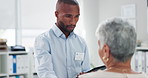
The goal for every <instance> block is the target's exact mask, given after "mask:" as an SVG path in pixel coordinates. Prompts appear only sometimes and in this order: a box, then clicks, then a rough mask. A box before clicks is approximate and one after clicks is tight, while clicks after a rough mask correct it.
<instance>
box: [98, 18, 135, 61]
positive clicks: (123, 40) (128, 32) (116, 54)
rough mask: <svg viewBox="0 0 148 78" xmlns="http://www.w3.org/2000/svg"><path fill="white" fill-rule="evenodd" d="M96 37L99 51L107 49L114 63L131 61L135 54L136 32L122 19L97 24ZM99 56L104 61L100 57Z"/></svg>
mask: <svg viewBox="0 0 148 78" xmlns="http://www.w3.org/2000/svg"><path fill="white" fill-rule="evenodd" d="M96 36H97V38H98V41H99V44H100V50H102V49H104V48H106V47H107V48H108V50H109V52H110V54H111V55H112V57H113V58H114V60H116V61H119V62H126V61H127V60H128V59H131V57H132V55H133V54H134V52H135V47H136V37H137V34H136V31H135V29H134V27H133V26H132V25H130V24H129V23H128V22H127V21H126V20H124V19H122V18H117V17H115V18H111V19H108V20H106V21H104V22H102V23H101V24H99V26H98V28H97V30H96ZM99 54H101V53H99ZM100 56H101V58H102V59H104V58H103V56H102V55H100Z"/></svg>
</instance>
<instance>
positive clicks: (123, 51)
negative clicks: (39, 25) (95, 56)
mask: <svg viewBox="0 0 148 78" xmlns="http://www.w3.org/2000/svg"><path fill="white" fill-rule="evenodd" d="M96 36H97V38H98V45H99V50H98V53H99V55H100V57H101V59H102V61H103V63H104V64H105V66H106V70H104V71H101V70H98V71H96V72H91V73H87V74H83V75H80V76H79V78H147V75H146V74H144V73H138V72H134V71H133V70H132V69H131V65H130V63H131V58H132V56H133V54H134V52H135V47H136V32H135V29H134V27H133V26H131V25H130V24H129V23H128V22H126V21H125V20H123V19H122V18H117V17H116V18H111V19H108V20H106V21H105V22H102V23H101V24H100V25H99V27H98V28H97V30H96Z"/></svg>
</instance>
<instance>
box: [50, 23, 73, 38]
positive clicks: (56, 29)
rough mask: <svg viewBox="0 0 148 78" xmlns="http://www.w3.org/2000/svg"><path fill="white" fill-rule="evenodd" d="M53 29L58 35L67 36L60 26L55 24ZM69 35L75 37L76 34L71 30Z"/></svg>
mask: <svg viewBox="0 0 148 78" xmlns="http://www.w3.org/2000/svg"><path fill="white" fill-rule="evenodd" d="M52 30H53V32H54V33H55V35H56V36H57V37H61V38H66V36H65V34H64V33H63V32H62V31H61V30H60V29H59V28H58V26H56V24H54V25H53V27H52ZM68 37H73V38H75V37H76V34H75V33H74V32H71V33H70V35H69V36H68Z"/></svg>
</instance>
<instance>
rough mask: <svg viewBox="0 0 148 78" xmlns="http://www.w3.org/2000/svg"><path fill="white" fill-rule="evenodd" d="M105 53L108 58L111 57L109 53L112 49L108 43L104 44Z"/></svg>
mask: <svg viewBox="0 0 148 78" xmlns="http://www.w3.org/2000/svg"><path fill="white" fill-rule="evenodd" d="M102 50H103V55H104V56H106V57H107V58H108V57H109V54H110V49H109V46H108V45H107V44H104V46H103V49H102Z"/></svg>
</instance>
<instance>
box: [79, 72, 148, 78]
mask: <svg viewBox="0 0 148 78" xmlns="http://www.w3.org/2000/svg"><path fill="white" fill-rule="evenodd" d="M79 78H148V76H147V75H146V74H145V73H141V74H122V73H115V72H106V71H101V70H98V71H96V72H91V73H87V74H83V75H80V76H79Z"/></svg>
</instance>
